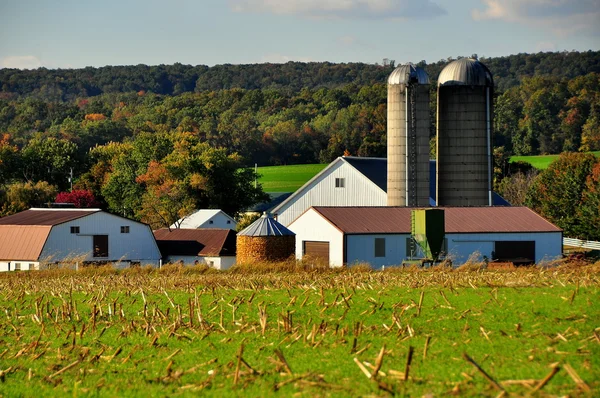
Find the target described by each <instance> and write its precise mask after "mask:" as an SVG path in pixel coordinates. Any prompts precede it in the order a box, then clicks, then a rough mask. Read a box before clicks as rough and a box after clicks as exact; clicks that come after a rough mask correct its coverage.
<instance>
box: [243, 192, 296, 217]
mask: <svg viewBox="0 0 600 398" xmlns="http://www.w3.org/2000/svg"><path fill="white" fill-rule="evenodd" d="M292 194H293V192H267V195H269V200H267V201H264V202H260V203H257V204H255V205H254V206H252V207H250V208H249V209H247V210H246V211H249V212H256V213H264V212H265V211H270V210H272V209H273V208H274V207H275V206H277V205H279V204H280V203H282V202H283V201H284V200H286V199H287V198H289V197H290V196H291V195H292Z"/></svg>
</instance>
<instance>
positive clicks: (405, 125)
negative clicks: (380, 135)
mask: <svg viewBox="0 0 600 398" xmlns="http://www.w3.org/2000/svg"><path fill="white" fill-rule="evenodd" d="M387 112H388V113H387V149H388V155H387V161H388V175H387V204H388V206H429V125H430V117H429V77H428V76H427V73H426V72H425V70H424V69H422V68H419V67H417V66H415V65H413V64H406V65H401V66H399V67H397V68H396V69H395V70H394V71H393V72H392V73H391V74H390V76H389V78H388V110H387Z"/></svg>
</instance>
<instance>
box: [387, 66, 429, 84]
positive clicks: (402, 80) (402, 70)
mask: <svg viewBox="0 0 600 398" xmlns="http://www.w3.org/2000/svg"><path fill="white" fill-rule="evenodd" d="M411 80H415V81H416V82H417V83H418V84H429V76H428V75H427V72H425V69H423V68H421V67H419V66H415V65H414V64H411V63H408V64H404V65H400V66H399V67H397V68H396V69H394V71H393V72H392V73H391V74H390V77H388V84H407V83H408V82H410V81H411Z"/></svg>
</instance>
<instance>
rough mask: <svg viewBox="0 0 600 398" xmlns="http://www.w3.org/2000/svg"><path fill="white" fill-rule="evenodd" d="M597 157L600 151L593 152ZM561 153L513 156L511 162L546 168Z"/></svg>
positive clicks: (599, 155)
mask: <svg viewBox="0 0 600 398" xmlns="http://www.w3.org/2000/svg"><path fill="white" fill-rule="evenodd" d="M592 153H593V154H594V155H596V156H597V157H600V151H596V152H592ZM558 156H559V155H541V156H512V157H511V158H510V162H511V163H512V162H526V163H529V164H531V165H532V166H533V167H535V168H536V169H540V170H544V169H547V168H548V166H550V163H552V162H553V161H555V160H556V159H558Z"/></svg>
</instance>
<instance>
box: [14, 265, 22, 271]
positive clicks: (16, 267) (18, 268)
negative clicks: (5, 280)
mask: <svg viewBox="0 0 600 398" xmlns="http://www.w3.org/2000/svg"><path fill="white" fill-rule="evenodd" d="M15 271H21V263H15Z"/></svg>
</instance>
